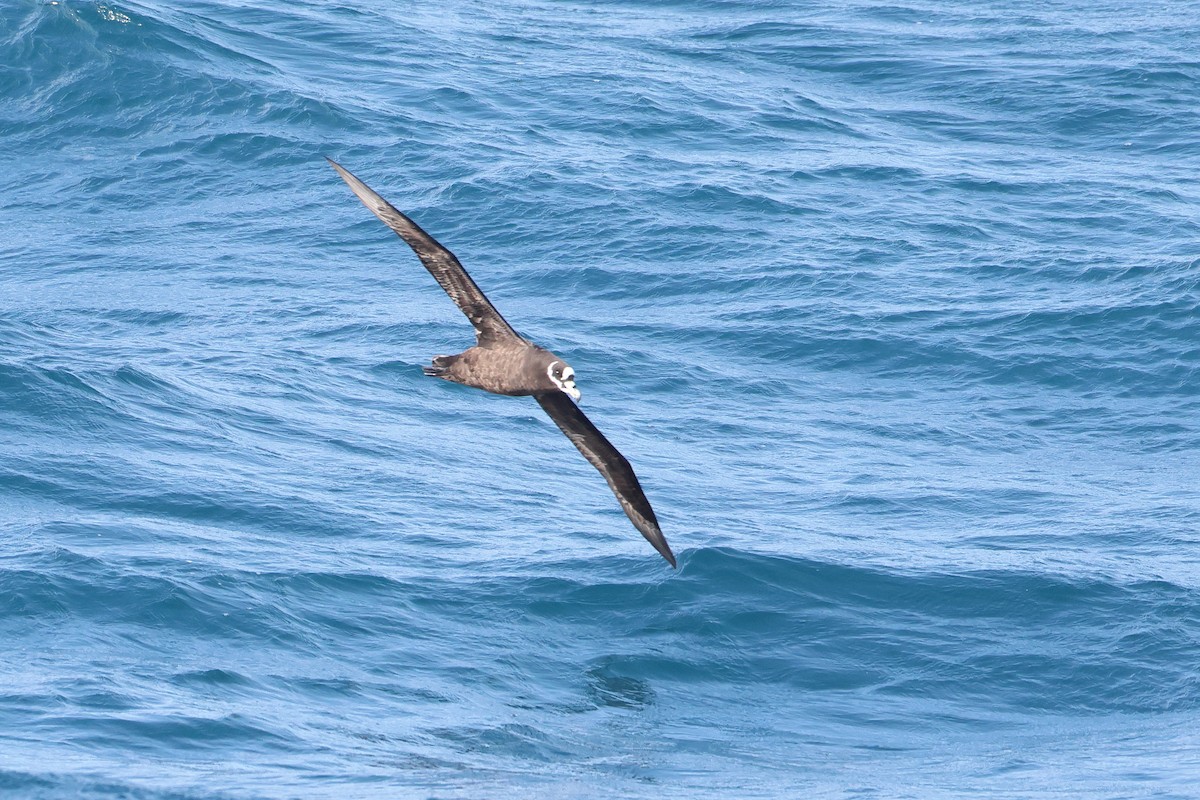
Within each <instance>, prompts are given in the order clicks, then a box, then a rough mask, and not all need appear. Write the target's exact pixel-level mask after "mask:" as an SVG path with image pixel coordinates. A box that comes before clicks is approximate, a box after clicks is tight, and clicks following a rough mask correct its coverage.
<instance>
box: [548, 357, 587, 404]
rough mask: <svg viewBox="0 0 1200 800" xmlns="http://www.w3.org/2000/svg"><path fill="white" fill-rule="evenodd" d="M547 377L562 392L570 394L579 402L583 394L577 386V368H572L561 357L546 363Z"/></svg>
mask: <svg viewBox="0 0 1200 800" xmlns="http://www.w3.org/2000/svg"><path fill="white" fill-rule="evenodd" d="M546 377H548V378H549V379H550V382H551V383H553V384H554V385H555V386H556V387H558V389H560V390H561V391H562V392H564V393H566V394H569V395H570V396H571V399H573V400H574V401H575V402H579V398H580V397H582V396H583V395H582V394H581V393H580V391H579V389H577V388H576V387H575V370H573V369H571V365H570V364H568V363H567V362H565V361H561V360H559V359H555V360H554V361H551V362H550V363H549V364H547V365H546Z"/></svg>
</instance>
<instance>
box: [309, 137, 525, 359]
mask: <svg viewBox="0 0 1200 800" xmlns="http://www.w3.org/2000/svg"><path fill="white" fill-rule="evenodd" d="M325 160H326V161H328V162H329V163H330V164H331V165H332V166H333V168H334V169H336V170H337V172H338V175H341V176H342V180H344V181H345V182H346V184H347V185H348V186H349V187H350V189H351V190H352V191H353V192H354V193H355V194H356V195H358V199H359V200H361V201H362V202H363V205H365V206H366V207H367V208H368V209H370V211H371V213H373V214H374V215H375V216H377V217H379V218H380V219H381V220H383V224H384V225H387V226H388V227H389V228H391V229H392V230H393V231H395V232H396V234H397V235H398V236H399V237H400V238H401V239H403V240H404V241H405V242H406V243H407V244H408V246H409V247H411V248H412V249H413V252H415V253H416V254H417V257H418V258H420V259H421V263H422V264H424V265H425V269H427V270H429V274H430V275H432V276H433V278H434V280H436V281H437V282H438V284H439V285H440V286H441V287H442V288H443V289H445V290H446V294H448V295H450V299H451V300H453V301H454V303H455V305H457V306H458V307H459V308H460V309H462V312H463V313H464V314H466V315H467V319H469V320H470V321H471V325H473V326H474V328H475V336H476V338H477V339H478V341H479V344H481V345H487V344H489V343H491V342H494V341H498V340H502V339H510V338H511V339H519V340H520V339H521V336H520V335H519V334H518V333H517V332H516V331H515V330H513V327H512V326H511V325H509V324H508V322H507V321H506V320H505V319H504V317H502V316H501V315H500V312H499V311H497V310H496V307H495V306H493V305H492V303H491V301H490V300H488V299H487V295H485V294H484V293H483V291H482V290H481V289H480V288H479V286H478V285H477V284H476V283H475V281H473V280H471V276H470V275H468V274H467V271H466V270H465V269H464V268H463V265H462V264H461V263H459V260H458V258H457V257H456V256H455V255H454V253H451V252H450V251H449V250H447V249H446V248H445V247H443V246H442V245H441V244H440V243H439V242H438V241H437V240H436V239H434V238H433V237H432V236H430V235H429V234H428V233H426V232H425V231H424V230H422V229H421V226H420V225H418V224H417V223H415V222H413V221H412V220H411V219H409V218H408V217H407V216H405V215H404V214H402V213H400V212H399V211H397V210H396V207H395V206H393V205H392V204H391V203H389V202H388V201H387V200H384V199H383V198H382V197H380V196H379V195H378V194H376V193H375V191H374V190H373V189H371V187H370V186H367V185H366V184H365V183H363V182H362V181H360V180H359V179H358V178H356V177H355V176H354V175H353V173H351V172H350V171H349V170H348V169H346V168H345V167H343V166H342V165H341V164H339V163H337V162H336V161H334V160H333V159H331V158H326V159H325ZM522 341H523V340H522Z"/></svg>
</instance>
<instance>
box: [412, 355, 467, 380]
mask: <svg viewBox="0 0 1200 800" xmlns="http://www.w3.org/2000/svg"><path fill="white" fill-rule="evenodd" d="M457 360H458V356H434V357H433V363H432V364H430V365H429V366H428V367H422V368H421V371H422V372H424V373H425V374H426V375H428V376H429V377H431V378H445V377H446V376H447V374H448V373H449V372H450V365H451V364H453V363H454V362H455V361H457Z"/></svg>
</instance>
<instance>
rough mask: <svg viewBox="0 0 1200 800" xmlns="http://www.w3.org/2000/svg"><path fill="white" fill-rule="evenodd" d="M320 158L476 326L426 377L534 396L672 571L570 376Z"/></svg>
mask: <svg viewBox="0 0 1200 800" xmlns="http://www.w3.org/2000/svg"><path fill="white" fill-rule="evenodd" d="M326 160H327V161H329V163H330V164H332V165H333V168H334V169H335V170H337V173H338V175H341V176H342V180H344V181H345V182H346V183H347V184H348V185H349V186H350V188H351V190H353V192H354V193H355V194H356V195H358V199H359V200H361V201H362V202H363V205H365V206H366V207H367V208H369V209H370V210H371V212H372V213H373V214H374V215H375V216H377V217H379V218H380V219H381V220H383V224H385V225H387V226H388V227H389V228H391V229H392V230H393V231H395V232H396V233H397V234H398V235H399V236H400V238H401V239H403V240H404V241H405V242H406V243H407V244H408V246H409V247H411V248H412V249H413V251H414V252H415V253H416V254H417V258H419V259H421V263H422V264H424V265H425V269H427V270H429V274H430V275H432V276H433V278H434V280H436V281H437V282H438V284H439V285H440V286H441V287H442V288H443V289H445V290H446V294H448V295H450V299H451V300H453V301H454V302H455V304H456V305H457V306H458V307H459V308H460V309H462V312H463V313H464V314H466V315H467V319H469V320H470V321H471V325H473V326H474V327H475V346H474V347H472V348H470V349H468V350H466V351H465V352H462V353H459V354H458V355H456V356H434V359H433V363H432V365H431V366H428V367H425V374H426V375H430V376H432V377H435V378H441V379H443V380H447V381H453V382H454V383H461V384H463V385H465V386H474V387H475V388H476V389H483V390H484V391H487V392H494V393H495V394H507V395H515V396H524V395H532V396H533V399H534V400H537V402H538V405H540V406H541V407H542V409H543V410H544V411H545V412H546V413H547V414H549V415H550V419H552V420H554V424H555V425H557V426H558V427H559V429H561V430H562V432H563V433H565V434H566V435H567V438H568V439H570V440H571V443H572V444H574V445H575V446H576V447H577V448H579V452H581V453H583V457H584V458H586V459H587V460H588V461H589V462H590V463H591V465H592V466H593V467H595V468H596V469H598V470H599V471H600V474H601V475H603V476H604V480H606V481H608V485H609V487H610V488H611V489H612V490H613V493H614V494H615V495H616V496H617V500H618V501H619V502H620V503H621V508H623V509H625V513H626V515H628V517H629V519H630V521H631V522H633V526H634V527H635V528H637V529H638V530H639V531H641V532H642V535H643V536H645V537H646V540H647V541H649V542H650V544H652V545H654V549H655V550H657V551H658V552H659V553H661V554H662V557H663V558H665V559H666V560H667V561H668V562H669V563H670V564H671V566H672V567H674V566H675V555H674V553H672V552H671V548H670V546H669V545H668V544H667V540H666V539H665V538H664V537H663V534H662V531H661V530H660V529H659V527H658V520H657V519H656V518H655V516H654V509H652V508H651V507H650V502H649V501H648V500H646V495H645V493H644V492H643V491H642V487H641V484H639V483H638V479H637V475H635V474H634V473H633V467H631V466H629V462H628V461H626V460H625V457H624V456H623V455H621V454H620V453H619V452H618V451H617V448H615V447H613V446H612V444H611V443H610V442H609V441H608V439H605V438H604V434H602V433H600V431H599V430H597V429H596V426H595V425H593V424H592V423H591V420H589V419H588V418H587V417H585V416H584V415H583V412H582V411H580V410H579V406H577V405H575V402H574V401H576V400H578V399H579V398H580V393H579V389H578V388H577V387H576V386H575V370H573V369H572V368H571V366H570V365H569V364H567V362H566V361H564V360H563V359H561V358H559V357H558V356H556V355H554V353H551V352H550V351H549V350H546V349H544V348H541V347H538V346H537V345H536V344H534V343H533V342H530V341H529V340H528V339H525V338H524V337H522V336H521V335H520V334H518V333H517V332H516V331H515V330H513V328H512V326H511V325H509V324H508V322H507V321H505V319H504V317H502V316H500V312H499V311H497V310H496V308H495V306H493V305H492V304H491V301H489V300H488V299H487V296H486V295H484V293H483V292H482V291H480V289H479V287H478V286H477V285H476V284H475V281H473V280H471V276H470V275H468V274H467V271H466V270H465V269H463V266H462V264H460V263H459V261H458V259H457V258H455V256H454V254H453V253H451V252H450V251H449V250H447V249H446V248H445V247H442V246H441V245H440V244H438V242H437V240H436V239H434V238H433V237H432V236H430V235H429V234H428V233H426V232H425V231H423V230H421V228H420V226H418V225H417V223H415V222H413V221H412V220H411V219H409V218H408V217H406V216H405V215H404V214H401V213H400V212H399V211H397V210H396V208H395V207H394V206H393V205H392V204H391V203H389V202H388V201H387V200H384V199H383V198H382V197H380V196H379V195H378V194H376V193H375V192H374V191H372V190H371V187H369V186H367V185H366V184H365V183H363V182H362V181H360V180H359V179H358V178H356V177H354V175H352V174H351V173H350V172H349V171H347V170H346V169H345V168H343V167H342V166H341V165H340V164H338V163H337V162H335V161H334V160H333V159H326Z"/></svg>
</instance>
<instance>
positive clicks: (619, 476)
mask: <svg viewBox="0 0 1200 800" xmlns="http://www.w3.org/2000/svg"><path fill="white" fill-rule="evenodd" d="M534 397H535V398H536V399H537V401H538V404H539V405H540V406H541V407H542V409H543V410H544V411H545V412H546V413H547V414H549V415H550V419H552V420H554V424H555V425H557V426H558V427H559V429H560V430H561V431H562V432H563V433H565V434H566V435H567V438H568V439H570V440H571V443H572V444H574V445H575V446H576V447H577V448H579V452H581V453H583V457H584V458H586V459H587V460H588V461H590V462H591V464H592V466H593V467H595V468H596V469H598V470H600V474H601V475H603V476H604V480H606V481H608V485H609V487H610V488H611V489H612V490H613V494H615V495H616V496H617V500H619V501H620V503H621V508H623V509H625V514H626V515H627V516H628V517H629V519H630V521H631V522H632V523H633V526H634V527H635V528H637V529H638V530H639V531H641V532H642V536H645V537H646V541H648V542H650V544H652V545H654V549H655V550H657V551H658V552H659V553H661V554H662V557H663V558H665V559H666V560H667V561H668V562H669V563H670V565H671V566H672V567H674V566H675V554H674V553H672V552H671V546H670V545H668V544H667V540H666V538H665V537H664V536H663V534H662V531H661V530H660V529H659V527H658V520H657V519H656V518H655V516H654V509H652V508H651V507H650V501H648V500H647V499H646V495H645V493H644V492H643V491H642V486H641V484H640V483H638V479H637V475H635V474H633V467H631V466H629V462H628V461H626V460H625V456H623V455H621V454H620V453H619V452H618V451H617V448H615V447H613V446H612V443H611V442H609V441H608V439H605V438H604V434H603V433H601V432H600V431H599V430H598V429H597V428H596V426H595V425H593V424H592V421H591V420H589V419H588V418H587V417H585V416H584V415H583V412H582V411H580V410H579V406H577V405H575V403H574V402H572V400H571V398H569V397H567V396H566V395H565V394H563V393H562V392H546V393H543V394H537V395H534Z"/></svg>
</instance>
